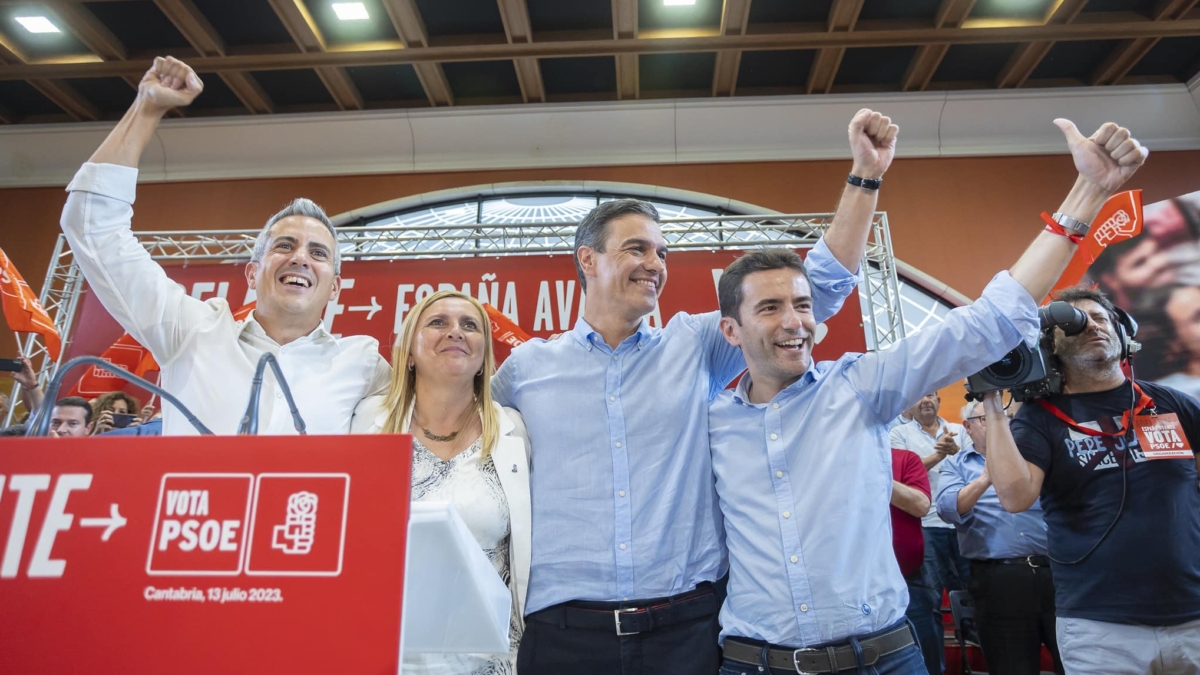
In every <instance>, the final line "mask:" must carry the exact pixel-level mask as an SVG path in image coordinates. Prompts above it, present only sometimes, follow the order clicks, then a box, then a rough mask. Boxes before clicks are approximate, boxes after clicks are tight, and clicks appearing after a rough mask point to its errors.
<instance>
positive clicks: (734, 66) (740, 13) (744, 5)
mask: <svg viewBox="0 0 1200 675" xmlns="http://www.w3.org/2000/svg"><path fill="white" fill-rule="evenodd" d="M750 2H751V0H725V5H724V7H722V9H721V33H720V34H721V35H745V34H746V27H747V26H748V25H749V23H750ZM741 65H742V52H741V50H740V49H726V50H722V51H719V52H717V62H716V65H715V66H714V68H713V84H712V95H713V96H733V94H734V92H735V91H737V78H738V69H739V68H741Z"/></svg>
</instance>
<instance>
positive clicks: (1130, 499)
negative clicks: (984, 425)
mask: <svg viewBox="0 0 1200 675" xmlns="http://www.w3.org/2000/svg"><path fill="white" fill-rule="evenodd" d="M1138 386H1140V387H1141V388H1142V391H1143V392H1145V394H1146V395H1147V396H1149V397H1150V398H1151V399H1153V401H1154V404H1155V407H1156V409H1157V411H1158V413H1159V414H1164V413H1176V414H1177V415H1178V417H1179V422H1180V425H1181V426H1182V427H1183V431H1184V433H1185V435H1186V436H1187V440H1188V441H1189V443H1190V446H1191V448H1192V449H1193V451H1195V450H1198V449H1200V447H1198V445H1197V444H1198V443H1200V405H1197V403H1196V401H1195V400H1193V399H1192V398H1190V397H1188V396H1187V395H1186V394H1183V393H1181V392H1178V391H1176V390H1174V389H1170V388H1167V387H1163V386H1161V385H1156V384H1152V383H1148V382H1142V381H1140V380H1139V381H1138ZM1046 400H1047V401H1048V402H1049V403H1051V404H1052V405H1054V406H1055V407H1057V408H1058V409H1059V410H1061V411H1063V412H1064V413H1066V415H1067V417H1069V418H1071V419H1073V420H1075V422H1076V424H1078V425H1079V426H1082V427H1085V428H1090V429H1098V430H1100V431H1118V430H1119V429H1120V428H1121V418H1122V415H1123V414H1124V413H1125V411H1127V410H1129V409H1130V408H1131V407H1132V406H1131V403H1132V402H1133V400H1134V397H1133V394H1132V388H1131V387H1130V385H1129V381H1128V380H1126V382H1125V384H1123V385H1121V386H1120V387H1117V388H1116V389H1112V390H1109V391H1104V392H1095V393H1088V394H1073V395H1060V396H1051V397H1049V398H1048V399H1046ZM1012 432H1013V436H1014V437H1015V439H1016V442H1017V447H1018V448H1019V449H1020V451H1021V454H1022V455H1024V457H1025V459H1026V460H1028V461H1029V462H1031V463H1033V464H1035V465H1036V466H1038V467H1040V468H1041V469H1042V470H1043V471H1044V472H1045V473H1046V478H1045V481H1044V482H1043V483H1042V495H1041V499H1042V508H1043V509H1044V510H1045V514H1046V525H1047V526H1048V528H1049V532H1048V535H1049V537H1048V538H1049V545H1050V556H1051V558H1054V559H1057V560H1062V561H1073V560H1077V559H1078V558H1079V557H1081V556H1083V555H1084V554H1085V553H1087V551H1088V549H1090V548H1092V546H1094V545H1096V542H1098V541H1099V540H1100V538H1101V537H1102V536H1103V535H1104V532H1105V530H1107V529H1108V527H1109V525H1111V524H1112V523H1113V519H1114V518H1116V517H1117V512H1118V509H1119V507H1120V504H1121V490H1122V487H1121V486H1122V478H1121V474H1122V471H1121V464H1120V463H1121V462H1125V480H1126V481H1127V484H1126V487H1125V508H1124V511H1123V512H1122V513H1121V517H1120V519H1119V520H1118V521H1117V523H1116V524H1115V525H1114V526H1113V528H1112V531H1111V532H1109V534H1108V536H1107V537H1106V538H1105V539H1104V541H1103V543H1101V544H1100V545H1099V546H1098V547H1097V548H1096V550H1095V551H1093V552H1092V554H1091V555H1090V556H1088V557H1087V558H1086V559H1085V560H1084V561H1083V562H1081V563H1079V564H1075V565H1067V564H1062V563H1059V562H1052V564H1051V566H1052V568H1053V571H1054V585H1055V591H1056V598H1055V604H1056V605H1057V610H1058V615H1059V616H1064V617H1072V618H1081V619H1092V620H1095V621H1108V622H1112V623H1123V624H1147V625H1153V626H1172V625H1177V624H1180V623H1185V622H1187V621H1191V620H1194V619H1198V618H1200V486H1198V484H1197V470H1196V460H1195V458H1185V459H1154V460H1148V459H1146V458H1145V455H1144V454H1143V453H1142V451H1141V449H1140V448H1139V446H1138V440H1137V437H1136V436H1134V435H1133V434H1129V435H1128V438H1129V440H1128V441H1127V440H1126V437H1125V436H1120V437H1113V436H1090V435H1087V434H1084V433H1083V432H1080V431H1076V430H1074V429H1071V428H1070V427H1069V426H1068V425H1067V424H1066V423H1065V422H1063V421H1061V420H1059V419H1058V418H1057V417H1055V416H1054V415H1053V414H1051V413H1050V412H1049V411H1048V410H1045V409H1044V408H1042V407H1041V406H1040V405H1038V404H1037V403H1036V402H1033V401H1031V402H1029V403H1026V404H1025V405H1024V406H1022V407H1021V410H1020V411H1019V412H1018V413H1017V416H1016V419H1014V420H1013V423H1012Z"/></svg>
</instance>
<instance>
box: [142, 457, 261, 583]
mask: <svg viewBox="0 0 1200 675" xmlns="http://www.w3.org/2000/svg"><path fill="white" fill-rule="evenodd" d="M253 490H254V476H253V475H252V474H248V473H169V474H166V475H164V476H163V478H162V484H161V485H160V487H159V491H158V508H157V510H156V511H155V513H154V536H153V538H152V539H151V541H150V555H149V558H148V559H147V561H146V573H147V574H150V575H158V576H179V575H192V576H236V575H238V574H240V573H241V571H242V557H243V556H242V552H243V550H244V548H245V546H244V542H245V538H246V523H247V522H248V521H249V520H250V518H249V515H250V499H251V494H252V491H253Z"/></svg>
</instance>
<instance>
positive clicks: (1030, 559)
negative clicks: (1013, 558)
mask: <svg viewBox="0 0 1200 675" xmlns="http://www.w3.org/2000/svg"><path fill="white" fill-rule="evenodd" d="M1025 563H1026V564H1028V565H1029V566H1030V567H1031V568H1033V569H1037V565H1034V564H1033V556H1031V555H1027V556H1025Z"/></svg>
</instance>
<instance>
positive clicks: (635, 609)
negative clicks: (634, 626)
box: [613, 607, 641, 635]
mask: <svg viewBox="0 0 1200 675" xmlns="http://www.w3.org/2000/svg"><path fill="white" fill-rule="evenodd" d="M639 611H641V609H640V608H638V607H627V608H625V609H614V610H613V623H615V624H616V625H617V635H637V634H638V633H640V632H641V631H640V630H633V631H629V632H628V633H623V632H621V614H629V613H631V612H639Z"/></svg>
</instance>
